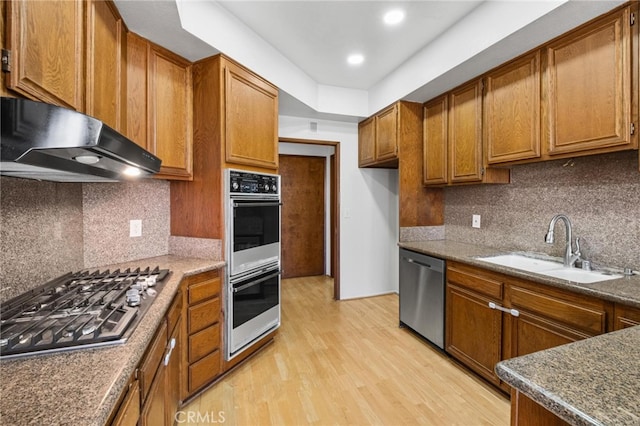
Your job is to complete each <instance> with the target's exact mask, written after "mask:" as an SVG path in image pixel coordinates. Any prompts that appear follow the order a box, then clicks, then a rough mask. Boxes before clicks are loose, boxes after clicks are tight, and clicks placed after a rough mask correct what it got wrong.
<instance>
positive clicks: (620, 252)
mask: <svg viewBox="0 0 640 426" xmlns="http://www.w3.org/2000/svg"><path fill="white" fill-rule="evenodd" d="M511 173H512V174H511V181H512V183H511V184H506V185H471V186H459V187H450V188H447V189H446V190H445V235H446V238H447V239H450V240H455V241H461V242H470V243H474V244H481V245H486V246H491V247H496V248H501V249H506V250H524V251H534V252H538V253H546V254H550V255H552V256H562V254H563V252H564V243H565V232H564V225H563V222H560V223H557V224H556V228H555V230H556V232H555V236H556V242H555V243H554V244H553V245H549V244H546V243H544V235H545V233H546V231H547V229H548V226H549V222H550V221H551V218H552V217H553V216H554V215H555V214H557V213H564V214H566V215H567V216H568V217H569V219H570V220H571V222H572V224H573V236H574V237H581V242H582V253H583V254H584V255H585V257H586V258H587V259H589V260H591V261H592V262H593V264H594V265H595V266H599V265H600V266H611V267H619V268H622V267H626V266H629V267H633V268H634V269H636V270H637V269H640V172H638V152H637V151H626V152H620V153H614V154H604V155H595V156H589V157H577V158H574V159H571V160H566V159H565V160H555V161H548V162H543V163H534V164H525V165H518V166H514V167H513V168H512V171H511ZM473 214H479V215H481V228H480V229H476V228H472V227H471V216H472V215H473Z"/></svg>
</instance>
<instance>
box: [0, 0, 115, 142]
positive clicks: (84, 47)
mask: <svg viewBox="0 0 640 426" xmlns="http://www.w3.org/2000/svg"><path fill="white" fill-rule="evenodd" d="M6 4H7V19H8V21H9V23H10V25H8V27H9V28H10V31H9V32H8V33H7V48H8V49H9V50H10V51H11V61H10V65H11V72H9V73H7V77H6V78H7V82H6V85H7V88H8V89H10V90H13V91H15V92H17V93H19V94H21V95H23V96H25V97H27V98H29V99H34V100H38V101H42V102H48V103H52V104H55V105H60V106H64V107H67V108H72V109H74V110H76V111H80V112H83V113H86V114H87V115H90V116H92V117H95V118H98V119H100V120H102V121H103V122H104V123H106V124H107V125H108V126H110V127H112V128H114V129H116V130H118V131H124V127H125V117H124V114H125V107H124V102H125V95H124V88H125V84H124V82H123V77H124V65H123V64H124V59H125V58H124V52H125V49H124V43H125V27H124V24H123V22H122V18H121V17H120V14H119V13H118V11H117V9H116V8H115V6H114V5H113V3H112V2H111V1H99V0H91V1H66V0H61V1H57V0H56V1H10V2H7V3H6ZM51 34H55V37H52V36H51Z"/></svg>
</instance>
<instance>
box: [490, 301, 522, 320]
mask: <svg viewBox="0 0 640 426" xmlns="http://www.w3.org/2000/svg"><path fill="white" fill-rule="evenodd" d="M489 308H491V309H497V310H499V311H502V312H507V313H510V314H511V315H513V316H514V317H519V316H520V311H518V310H517V309H507V308H503V307H502V306H500V305H496V304H495V302H489Z"/></svg>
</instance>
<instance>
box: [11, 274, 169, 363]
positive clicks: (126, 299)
mask: <svg viewBox="0 0 640 426" xmlns="http://www.w3.org/2000/svg"><path fill="white" fill-rule="evenodd" d="M169 273H170V271H169V270H167V269H159V268H158V267H156V268H155V269H150V268H146V269H144V270H141V269H140V268H138V269H135V270H131V269H127V270H124V271H120V270H115V271H113V272H111V271H109V270H106V271H103V272H100V271H95V272H76V273H68V274H66V275H63V276H61V277H58V278H56V279H54V280H52V281H49V282H48V283H46V284H44V285H42V286H40V287H38V288H35V289H33V290H31V291H29V292H27V293H24V294H22V295H20V296H17V297H15V298H13V299H11V300H9V301H7V302H5V303H2V305H0V357H1V358H11V357H19V356H27V355H34V354H41V353H50V352H58V351H63V350H71V349H79V348H88V347H96V346H106V345H114V344H121V343H124V342H125V341H126V340H127V338H128V337H129V336H130V335H131V333H132V332H133V330H134V328H135V326H136V325H137V324H138V322H139V321H140V318H141V317H142V316H143V315H144V313H145V312H146V311H147V310H148V309H149V307H150V306H151V304H152V303H153V301H154V300H155V298H156V296H157V294H158V293H159V292H160V291H161V290H162V288H163V287H164V282H163V280H164V279H165V278H166V277H167V276H168V274H169Z"/></svg>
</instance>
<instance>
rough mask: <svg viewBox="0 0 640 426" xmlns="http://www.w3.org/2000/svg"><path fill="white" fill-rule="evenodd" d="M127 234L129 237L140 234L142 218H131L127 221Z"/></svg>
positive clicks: (139, 235)
mask: <svg viewBox="0 0 640 426" xmlns="http://www.w3.org/2000/svg"><path fill="white" fill-rule="evenodd" d="M129 236H130V237H141V236H142V220H140V219H133V220H131V221H129Z"/></svg>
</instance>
